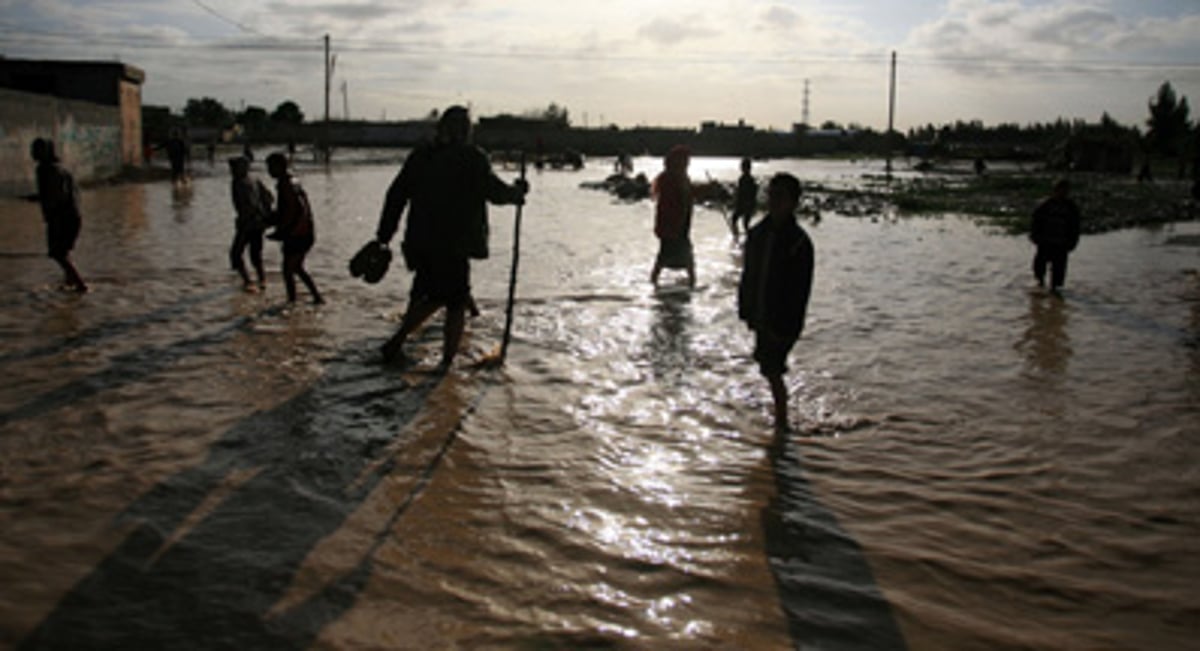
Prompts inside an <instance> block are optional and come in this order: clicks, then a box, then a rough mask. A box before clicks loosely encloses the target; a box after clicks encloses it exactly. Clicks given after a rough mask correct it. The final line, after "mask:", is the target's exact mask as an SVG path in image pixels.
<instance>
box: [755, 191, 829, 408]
mask: <svg viewBox="0 0 1200 651" xmlns="http://www.w3.org/2000/svg"><path fill="white" fill-rule="evenodd" d="M799 203H800V180H799V179H797V178H796V177H795V176H792V175H791V174H787V173H779V174H776V175H775V176H774V177H772V178H771V181H770V183H769V184H768V185H767V208H768V214H767V217H766V219H763V220H762V221H760V222H759V223H758V224H755V226H754V227H753V228H751V229H750V231H749V232H748V233H747V235H746V244H745V252H744V255H743V266H742V276H741V280H740V282H739V283H738V318H740V319H741V320H743V321H745V322H746V325H748V326H749V327H750V329H751V330H753V331H754V360H755V361H757V362H758V368H759V371H760V372H761V373H762V375H763V377H765V378H766V379H767V383H768V384H769V385H770V387H771V398H772V401H773V403H774V416H775V429H776V430H777V431H787V430H789V429H790V427H789V425H788V413H787V403H788V396H787V386H786V385H785V384H784V381H783V375H784V373H786V372H787V357H788V353H789V352H791V350H792V346H794V345H795V344H796V340H798V339H799V338H800V334H801V333H802V332H803V331H804V318H805V315H806V313H807V312H808V298H809V294H810V293H811V290H812V279H813V259H814V252H813V244H812V240H810V239H809V237H808V234H807V233H805V232H804V229H803V228H801V227H800V225H799V224H798V223H797V222H796V208H797V206H798V205H799Z"/></svg>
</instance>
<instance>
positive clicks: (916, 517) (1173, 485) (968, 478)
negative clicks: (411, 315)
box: [0, 154, 1200, 650]
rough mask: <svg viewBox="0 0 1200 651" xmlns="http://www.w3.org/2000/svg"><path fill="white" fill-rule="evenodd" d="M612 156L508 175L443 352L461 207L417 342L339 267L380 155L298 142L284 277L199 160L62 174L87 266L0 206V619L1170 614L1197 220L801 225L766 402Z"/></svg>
mask: <svg viewBox="0 0 1200 651" xmlns="http://www.w3.org/2000/svg"><path fill="white" fill-rule="evenodd" d="M385 155H386V154H385ZM610 163H611V161H597V162H594V163H593V164H591V165H590V166H589V167H588V169H585V170H584V171H582V172H579V173H565V172H547V173H544V174H534V175H531V183H532V185H533V187H534V193H533V195H532V196H531V199H530V202H529V204H528V206H527V207H526V208H525V209H524V214H523V220H524V221H523V231H522V251H523V255H522V259H521V280H520V285H519V288H518V296H519V300H518V304H517V307H516V319H515V328H514V340H513V343H512V346H511V349H510V353H509V354H510V358H509V360H508V363H507V365H506V366H505V367H504V368H503V369H501V370H492V371H474V370H472V369H471V368H469V364H468V363H469V362H470V361H471V360H472V359H476V358H478V357H480V356H481V355H483V354H484V353H485V352H487V351H488V350H490V349H491V348H492V347H493V346H494V345H495V344H496V343H497V341H498V339H499V336H500V331H501V327H502V323H503V300H504V296H505V291H506V283H507V276H508V272H507V270H508V262H509V260H508V246H509V243H510V242H511V235H512V230H511V225H512V214H513V209H512V208H511V207H500V208H493V210H492V224H493V233H492V249H493V256H492V258H491V259H490V260H488V261H485V262H481V263H477V264H475V265H474V287H475V294H476V295H477V297H478V298H479V300H480V303H481V306H482V308H483V315H482V316H480V317H479V318H478V319H476V320H474V321H472V322H471V324H470V326H469V330H470V335H469V341H468V342H467V350H466V351H465V354H464V356H463V358H462V359H461V360H460V362H461V363H460V365H459V366H458V367H457V368H456V369H454V371H453V372H452V373H450V374H449V375H448V376H447V377H445V378H440V377H438V376H436V375H434V374H432V373H429V372H428V369H429V368H431V367H432V365H433V363H434V362H435V361H436V359H437V356H438V353H439V350H438V347H439V335H440V331H439V330H438V325H437V321H436V320H435V321H434V323H433V324H432V325H431V327H430V328H429V329H428V330H427V331H426V332H425V333H424V334H423V335H422V336H420V337H419V338H418V339H417V340H416V341H415V342H414V343H413V346H412V348H411V352H412V353H413V354H414V356H415V357H416V359H417V364H416V366H415V367H414V368H411V369H407V370H397V369H389V368H385V367H383V366H382V365H380V364H379V363H378V362H377V359H376V357H377V349H378V346H379V345H380V344H381V343H382V341H383V339H384V338H385V337H386V336H387V335H388V334H389V333H390V331H391V330H392V329H393V328H395V327H396V321H397V318H398V314H399V312H400V311H401V310H402V308H403V304H404V297H405V294H406V292H407V284H408V281H409V278H410V277H409V276H408V274H407V273H405V272H404V271H403V270H402V269H401V268H399V267H394V268H393V269H392V271H391V272H390V273H389V275H388V277H387V278H385V279H384V281H383V282H382V283H381V284H379V285H377V286H368V285H365V284H362V283H361V282H360V281H357V280H354V279H352V278H350V277H349V275H348V273H347V271H346V264H347V261H348V259H349V257H350V256H351V255H352V254H353V252H354V251H355V250H356V249H357V248H358V247H359V246H360V245H361V244H362V243H363V242H365V241H366V239H367V238H369V237H370V236H371V234H372V233H373V230H374V224H375V219H376V216H377V214H378V211H379V208H380V204H381V200H382V196H383V192H384V189H385V188H386V185H387V183H388V182H389V181H390V179H391V178H392V176H393V175H394V173H395V171H396V165H394V164H378V163H359V164H344V165H335V166H333V167H332V168H331V169H330V170H328V171H326V170H323V169H320V168H315V167H307V166H302V167H301V168H300V170H299V171H300V176H301V178H302V181H303V183H304V184H305V186H306V187H307V188H308V191H309V193H310V195H311V197H312V200H313V204H314V208H315V211H316V218H317V229H318V242H317V245H316V247H315V249H314V250H313V252H312V254H311V255H310V264H309V266H310V270H311V271H312V272H313V275H314V277H315V278H316V279H317V282H318V283H319V284H320V285H321V287H322V288H323V290H324V291H325V293H326V298H327V299H328V301H329V303H328V305H325V306H323V307H320V308H313V307H308V306H298V307H296V308H291V309H286V308H284V307H283V301H282V298H283V291H282V287H281V283H280V279H279V276H278V273H277V272H274V271H273V272H272V273H271V274H270V275H269V278H268V288H267V292H266V293H265V294H262V295H256V294H245V293H243V292H241V291H240V289H239V286H238V282H237V281H236V277H235V275H234V274H233V273H232V272H231V271H230V270H229V267H228V263H227V259H226V250H227V246H228V241H229V238H230V235H231V232H230V229H231V227H232V216H231V206H230V201H229V197H228V194H227V193H228V189H227V180H226V178H225V177H224V176H223V175H221V174H219V173H214V175H213V176H210V177H198V178H197V179H196V180H195V182H194V184H193V186H192V188H191V190H190V191H187V192H177V191H173V190H172V188H171V187H170V185H168V184H165V183H157V184H147V185H126V186H118V187H107V188H98V189H95V190H89V191H87V192H85V194H84V211H85V226H84V231H83V235H82V237H81V240H80V243H79V246H78V248H77V250H76V253H75V257H76V259H77V261H78V263H79V266H80V268H81V270H82V272H83V274H84V275H85V277H87V278H88V279H89V280H90V281H91V283H92V286H93V291H92V292H91V293H89V294H87V295H84V296H75V295H70V294H66V293H63V292H60V291H58V290H57V288H56V287H55V285H56V282H57V271H56V270H55V268H54V267H53V264H52V263H51V262H50V261H49V260H47V259H46V258H44V257H43V256H42V247H43V239H42V238H43V234H42V226H41V222H40V217H39V215H38V213H37V211H36V206H34V205H32V204H28V203H22V202H17V201H12V200H5V201H4V202H2V203H0V243H2V244H0V248H2V249H3V251H2V252H0V294H3V303H4V309H3V311H2V312H0V333H2V337H0V369H2V371H3V376H4V381H3V383H2V385H0V386H2V387H3V388H2V389H0V586H2V587H0V647H4V648H14V649H16V648H28V649H35V648H64V649H65V648H72V649H82V648H124V649H132V648H188V649H193V648H246V649H250V648H309V647H311V648H318V649H430V648H516V649H545V648H581V647H601V648H630V649H634V648H637V649H641V648H646V649H662V648H679V649H694V648H730V649H783V648H803V649H889V648H906V647H907V648H911V649H955V650H958V649H1010V648H1011V649H1016V648H1020V649H1098V648H1106V649H1185V648H1194V647H1192V645H1194V644H1195V640H1196V639H1198V638H1197V636H1200V606H1198V604H1200V545H1198V544H1197V543H1196V541H1197V540H1200V470H1198V468H1200V463H1198V461H1200V280H1198V278H1197V272H1196V269H1197V267H1200V252H1198V250H1197V249H1196V248H1195V247H1194V246H1188V245H1187V244H1188V243H1189V240H1194V239H1195V238H1196V236H1197V235H1198V234H1200V228H1198V227H1197V225H1196V224H1178V225H1173V226H1169V227H1167V228H1162V229H1156V230H1130V231H1123V232H1116V233H1109V234H1105V235H1098V236H1087V237H1085V238H1084V239H1083V241H1082V243H1081V244H1080V247H1079V250H1078V251H1077V252H1076V253H1075V254H1074V255H1073V256H1072V258H1071V268H1070V272H1069V277H1068V290H1067V292H1066V295H1065V297H1064V298H1062V299H1058V298H1054V297H1050V296H1046V295H1044V294H1041V293H1039V292H1036V291H1033V290H1032V279H1031V277H1030V273H1029V271H1028V266H1029V261H1030V258H1031V256H1032V251H1031V250H1030V247H1029V245H1028V243H1027V242H1025V241H1024V240H1022V239H1020V238H1014V237H1010V236H1006V235H1003V234H998V233H994V232H991V231H990V230H989V229H987V228H984V227H981V226H979V225H977V224H976V223H974V222H972V221H969V220H967V219H963V218H961V217H956V216H946V217H942V218H928V219H902V220H896V219H893V218H892V217H890V216H888V215H881V216H879V218H877V219H869V218H856V219H850V218H845V217H840V216H838V215H835V214H827V215H824V219H822V220H821V221H820V223H819V224H812V223H810V222H806V223H805V227H806V229H807V230H808V231H809V233H810V234H811V236H812V238H813V240H814V242H815V245H816V250H817V270H816V283H815V288H814V294H813V301H812V305H811V307H810V310H809V314H810V321H809V324H808V328H807V331H806V333H805V336H804V338H803V339H802V340H801V342H800V343H799V344H798V345H797V348H796V350H795V351H794V353H793V355H792V358H791V360H790V366H791V369H792V371H791V373H790V374H789V376H788V379H789V384H790V387H791V389H792V393H793V399H792V402H791V408H792V418H793V421H794V422H795V424H796V426H797V427H798V428H799V430H800V433H799V434H797V435H793V436H790V437H786V438H776V437H774V436H772V434H771V433H770V431H769V417H768V413H767V412H768V402H769V398H768V395H767V392H766V387H765V385H764V383H763V381H762V380H761V378H760V377H758V376H757V374H756V371H755V368H754V366H753V364H752V362H751V361H750V359H749V352H750V347H751V343H752V341H751V337H750V336H749V333H748V332H747V331H746V329H745V328H744V327H743V326H742V325H741V324H740V323H739V322H738V320H737V318H736V311H735V306H734V292H735V288H736V283H737V274H738V265H739V264H740V256H739V253H738V251H737V249H736V248H735V247H732V246H731V245H730V241H729V235H728V232H727V231H726V229H725V226H724V224H723V222H722V218H721V216H720V214H719V213H717V212H713V211H700V212H698V213H697V217H696V224H695V231H694V239H695V242H696V247H697V258H698V265H699V277H700V287H699V289H697V290H696V291H694V292H685V291H679V290H676V289H671V290H668V291H663V292H657V293H656V292H653V291H651V289H650V287H649V285H648V282H647V276H648V273H649V266H650V262H651V259H652V257H653V254H654V250H655V242H654V241H653V239H652V237H650V221H651V214H652V212H651V207H650V205H649V204H648V203H635V204H626V203H618V202H614V201H613V200H612V199H610V198H609V197H608V196H607V195H604V194H602V193H599V192H595V191H589V190H582V189H579V188H578V184H579V183H580V182H581V181H584V180H596V179H598V178H602V177H603V176H604V175H605V174H606V173H607V171H608V169H609V165H610ZM736 163H737V161H735V160H732V159H729V160H727V159H700V160H698V161H695V162H694V163H693V168H692V174H693V176H695V177H696V178H703V176H704V175H705V174H710V175H712V176H714V177H716V178H723V179H733V178H734V177H735V176H736V173H737V172H736ZM637 164H638V166H639V168H641V169H645V170H647V171H649V172H651V173H653V171H654V169H655V168H656V162H655V161H653V160H650V159H639V160H638V161H637ZM777 169H788V170H791V171H793V172H795V173H797V174H798V175H800V176H801V177H802V178H805V179H808V180H813V181H820V182H823V183H827V184H828V183H844V184H854V183H857V182H858V180H859V179H860V178H861V175H862V174H864V173H867V172H873V171H875V170H871V169H869V168H867V167H865V166H860V165H854V164H850V163H818V162H800V161H780V162H772V163H762V164H759V165H758V166H757V168H756V172H757V173H758V174H760V175H767V174H769V173H770V172H772V171H774V170H777ZM219 171H220V170H219V169H217V170H216V172H219ZM255 171H256V172H257V173H262V170H255ZM505 173H506V174H509V175H511V174H512V172H505ZM267 261H268V266H269V268H271V269H274V268H276V267H277V266H278V263H279V253H278V251H277V250H276V249H275V248H274V246H273V245H269V246H268V250H267ZM665 279H666V282H668V283H671V282H675V281H676V280H680V281H682V279H676V278H674V277H665ZM302 295H303V292H302Z"/></svg>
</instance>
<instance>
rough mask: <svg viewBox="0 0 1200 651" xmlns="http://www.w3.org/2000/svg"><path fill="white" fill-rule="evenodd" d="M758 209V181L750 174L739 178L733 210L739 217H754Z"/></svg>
mask: <svg viewBox="0 0 1200 651" xmlns="http://www.w3.org/2000/svg"><path fill="white" fill-rule="evenodd" d="M757 209H758V181H755V180H754V177H753V176H751V175H749V174H743V175H741V176H740V177H738V184H737V194H736V195H735V198H734V204H733V210H734V212H736V213H737V214H739V215H753V214H754V211H755V210H757Z"/></svg>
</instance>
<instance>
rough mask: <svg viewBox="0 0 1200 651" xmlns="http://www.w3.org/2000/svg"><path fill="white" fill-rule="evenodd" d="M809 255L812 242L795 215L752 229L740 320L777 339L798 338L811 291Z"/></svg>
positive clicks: (740, 285) (740, 288) (740, 287)
mask: <svg viewBox="0 0 1200 651" xmlns="http://www.w3.org/2000/svg"><path fill="white" fill-rule="evenodd" d="M813 256H814V253H813V244H812V240H810V239H809V237H808V234H807V233H805V232H804V229H803V228H800V225H799V224H797V223H796V220H795V219H788V220H786V221H785V222H784V223H783V224H779V225H776V223H775V220H774V219H773V218H771V217H768V218H767V219H764V220H762V221H760V222H759V223H758V224H756V225H755V226H754V227H753V228H751V229H750V232H749V235H747V237H746V247H745V253H744V255H743V265H742V278H741V282H739V283H738V318H740V319H742V320H743V321H745V322H746V323H747V324H748V325H749V326H750V327H751V328H752V329H754V330H764V329H765V330H766V331H767V332H768V333H770V334H772V335H774V336H775V337H778V338H780V339H790V340H795V339H797V338H799V337H800V333H801V332H803V331H804V317H805V315H806V313H807V311H808V297H809V293H810V292H811V291H812V277H813Z"/></svg>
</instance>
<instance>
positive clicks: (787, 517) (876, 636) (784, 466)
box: [762, 432, 906, 651]
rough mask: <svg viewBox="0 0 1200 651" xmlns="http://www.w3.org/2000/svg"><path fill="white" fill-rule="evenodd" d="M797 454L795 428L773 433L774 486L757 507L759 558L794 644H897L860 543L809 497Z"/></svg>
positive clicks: (901, 644) (876, 650) (900, 641)
mask: <svg viewBox="0 0 1200 651" xmlns="http://www.w3.org/2000/svg"><path fill="white" fill-rule="evenodd" d="M801 453H802V449H801V442H800V440H798V439H797V438H796V437H795V435H792V434H788V433H778V432H777V433H776V434H775V436H774V439H773V440H772V442H771V447H770V449H769V450H768V458H769V459H770V462H771V470H772V474H773V475H774V478H775V489H776V493H775V496H774V497H773V498H772V499H771V500H770V502H768V503H767V506H766V507H764V508H763V512H762V526H763V534H764V538H765V540H766V552H767V562H768V563H769V565H770V568H771V573H772V575H774V577H775V586H776V589H777V590H778V591H779V600H780V603H781V605H782V608H783V612H784V615H785V616H786V617H787V622H788V631H789V633H790V634H791V637H792V641H793V642H794V643H795V648H797V649H810V648H811V649H845V650H860V649H861V650H862V651H898V650H903V649H905V648H906V644H905V641H904V637H903V635H902V634H901V632H900V628H899V627H898V626H897V624H896V620H895V618H894V616H893V614H892V607H891V605H890V604H889V603H888V601H887V599H886V598H884V596H883V593H882V592H881V591H880V589H879V586H878V585H876V583H875V577H874V573H873V572H872V571H871V567H870V564H869V563H868V562H867V559H866V557H865V555H864V554H863V550H862V547H861V546H859V544H858V542H857V541H856V540H854V538H853V537H852V536H851V535H850V533H849V532H847V531H846V530H845V529H844V528H842V526H841V524H840V523H839V522H838V520H837V517H836V516H835V515H834V513H833V511H832V510H830V509H829V507H827V506H826V505H824V504H823V503H821V501H820V500H819V499H818V498H817V495H816V494H815V492H814V491H813V488H812V485H811V484H809V481H808V478H807V477H806V476H805V471H804V467H803V462H802V458H801Z"/></svg>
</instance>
